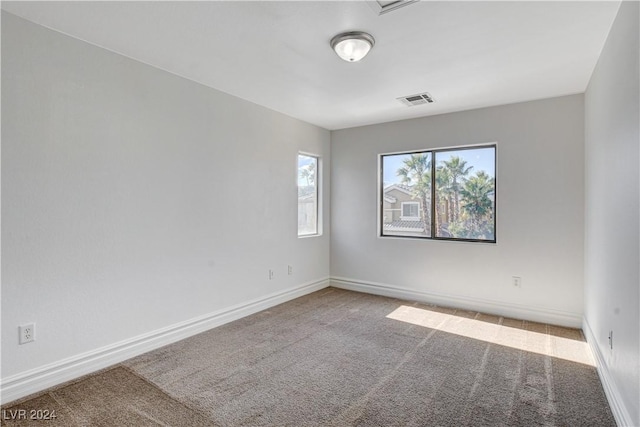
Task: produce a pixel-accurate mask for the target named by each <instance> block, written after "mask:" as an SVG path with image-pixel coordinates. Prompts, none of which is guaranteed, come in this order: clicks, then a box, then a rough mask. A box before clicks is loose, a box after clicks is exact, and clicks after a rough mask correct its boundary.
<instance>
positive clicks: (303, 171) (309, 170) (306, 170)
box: [299, 163, 316, 187]
mask: <svg viewBox="0 0 640 427" xmlns="http://www.w3.org/2000/svg"><path fill="white" fill-rule="evenodd" d="M299 170H300V177H301V178H304V179H305V180H306V181H307V187H308V186H310V185H311V184H313V183H314V182H315V180H316V164H315V163H310V164H308V165H307V166H306V167H302V168H300V169H299Z"/></svg>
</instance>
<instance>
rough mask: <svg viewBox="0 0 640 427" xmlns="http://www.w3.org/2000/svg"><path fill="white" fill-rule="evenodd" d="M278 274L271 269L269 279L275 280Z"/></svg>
mask: <svg viewBox="0 0 640 427" xmlns="http://www.w3.org/2000/svg"><path fill="white" fill-rule="evenodd" d="M275 276H276V274H275V273H274V271H273V270H269V280H273V278H274V277H275Z"/></svg>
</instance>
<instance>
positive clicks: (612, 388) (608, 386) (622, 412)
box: [582, 318, 637, 427]
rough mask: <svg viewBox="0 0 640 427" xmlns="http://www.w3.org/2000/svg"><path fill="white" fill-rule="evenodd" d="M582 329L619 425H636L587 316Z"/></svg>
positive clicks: (629, 426) (630, 426)
mask: <svg viewBox="0 0 640 427" xmlns="http://www.w3.org/2000/svg"><path fill="white" fill-rule="evenodd" d="M582 331H583V332H584V336H585V338H586V339H587V343H588V344H589V347H590V348H591V352H592V353H593V356H594V359H595V361H596V369H597V370H598V376H599V377H600V382H602V388H604V394H605V395H606V396H607V400H608V401H609V406H610V407H611V412H613V417H614V418H615V419H616V423H617V424H618V425H619V426H625V427H627V426H628V427H632V426H636V425H637V424H636V423H635V422H634V421H633V420H632V419H631V414H629V411H628V410H627V408H626V406H625V405H624V402H623V401H622V399H621V398H620V393H618V388H617V387H616V385H615V382H614V381H613V378H612V377H611V374H610V373H609V368H608V367H607V363H606V359H605V357H604V355H603V354H602V351H601V350H600V347H599V346H598V341H597V340H596V337H595V335H594V334H593V330H591V326H590V325H589V322H587V319H586V318H583V320H582Z"/></svg>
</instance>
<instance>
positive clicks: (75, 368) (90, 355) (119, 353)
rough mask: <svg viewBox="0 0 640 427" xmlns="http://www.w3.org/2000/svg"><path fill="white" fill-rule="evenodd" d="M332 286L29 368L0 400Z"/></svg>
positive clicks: (8, 383) (5, 387)
mask: <svg viewBox="0 0 640 427" xmlns="http://www.w3.org/2000/svg"><path fill="white" fill-rule="evenodd" d="M327 286H329V278H323V279H320V280H317V281H314V282H309V283H305V284H303V285H300V286H296V287H294V288H291V289H287V290H285V291H281V292H277V293H274V294H271V295H267V296H266V297H262V298H258V299H255V300H252V301H249V302H247V303H243V304H239V305H236V306H233V307H229V308H226V309H223V310H219V311H215V312H213V313H209V314H206V315H203V316H199V317H196V318H194V319H190V320H187V321H184V322H180V323H177V324H175V325H171V326H168V327H166V328H162V329H158V330H156V331H153V332H150V333H147V334H144V335H140V336H137V337H134V338H131V339H128V340H125V341H121V342H118V343H115V344H111V345H108V346H105V347H102V348H99V349H96V350H92V351H89V352H86V353H83V354H79V355H77V356H73V357H70V358H67V359H64V360H60V361H58V362H54V363H51V364H49V365H45V366H41V367H38V368H36V369H32V370H30V371H26V372H22V373H19V374H16V375H13V376H11V377H8V378H3V379H2V381H1V385H0V396H1V398H0V402H1V403H2V404H5V403H7V402H12V401H14V400H16V399H20V398H22V397H25V396H28V395H30V394H33V393H37V392H39V391H42V390H45V389H47V388H49V387H53V386H56V385H58V384H62V383H64V382H66V381H70V380H73V379H76V378H79V377H81V376H83V375H86V374H90V373H92V372H95V371H98V370H100V369H103V368H107V367H109V366H112V365H114V364H116V363H120V362H122V361H124V360H127V359H130V358H132V357H135V356H138V355H140V354H143V353H146V352H147V351H151V350H154V349H156V348H160V347H162V346H165V345H167V344H171V343H174V342H176V341H180V340H182V339H184V338H187V337H190V336H192V335H195V334H198V333H200V332H204V331H206V330H209V329H211V328H215V327H216V326H220V325H224V324H225V323H229V322H232V321H234V320H237V319H240V318H242V317H245V316H248V315H250V314H253V313H257V312H259V311H262V310H265V309H267V308H270V307H273V306H276V305H278V304H282V303H283V302H287V301H289V300H292V299H295V298H298V297H301V296H303V295H306V294H309V293H311V292H315V291H318V290H320V289H323V288H326V287H327Z"/></svg>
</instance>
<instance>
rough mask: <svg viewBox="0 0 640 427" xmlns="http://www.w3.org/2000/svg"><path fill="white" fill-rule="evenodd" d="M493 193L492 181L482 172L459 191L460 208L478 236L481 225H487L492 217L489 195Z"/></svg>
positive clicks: (491, 202) (493, 185)
mask: <svg viewBox="0 0 640 427" xmlns="http://www.w3.org/2000/svg"><path fill="white" fill-rule="evenodd" d="M494 191H495V184H494V179H493V178H492V177H490V176H489V175H488V174H487V173H486V172H484V171H480V172H478V173H477V174H476V175H475V176H472V177H471V178H469V179H468V180H467V181H466V182H465V183H464V187H463V188H462V189H461V190H460V194H461V195H462V208H463V209H464V211H465V212H466V213H467V214H468V215H469V217H470V218H471V226H472V228H473V231H475V232H476V233H479V234H480V228H481V226H482V225H483V223H484V224H486V223H488V222H489V220H490V219H491V218H492V217H493V201H492V200H491V197H490V195H491V194H492V193H493V192H494ZM491 234H493V232H492V231H491Z"/></svg>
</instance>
